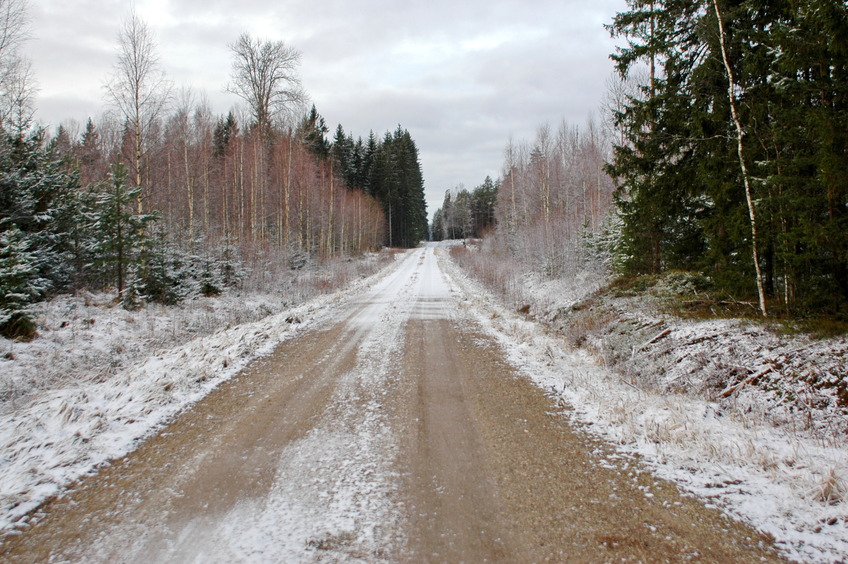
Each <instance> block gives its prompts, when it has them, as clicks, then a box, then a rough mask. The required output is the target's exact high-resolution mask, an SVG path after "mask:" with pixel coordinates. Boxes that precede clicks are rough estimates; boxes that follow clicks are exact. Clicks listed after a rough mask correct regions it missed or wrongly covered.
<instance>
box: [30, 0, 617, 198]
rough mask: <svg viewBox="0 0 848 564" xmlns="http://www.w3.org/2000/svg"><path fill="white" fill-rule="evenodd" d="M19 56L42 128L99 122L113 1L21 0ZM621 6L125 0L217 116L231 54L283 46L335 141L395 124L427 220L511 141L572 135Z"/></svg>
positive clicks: (515, 0) (599, 87) (112, 41)
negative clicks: (416, 163)
mask: <svg viewBox="0 0 848 564" xmlns="http://www.w3.org/2000/svg"><path fill="white" fill-rule="evenodd" d="M30 3H31V19H32V39H31V40H30V41H29V43H28V44H27V46H26V50H27V52H28V54H29V55H30V57H31V58H32V60H33V70H34V72H35V75H36V78H37V81H38V85H39V88H40V92H39V97H38V119H39V121H40V122H41V123H42V124H43V125H47V126H49V127H50V128H51V130H52V129H53V128H54V127H55V126H56V125H58V124H60V123H62V122H64V121H66V120H68V119H75V120H77V121H78V122H80V123H84V122H85V120H86V119H87V118H88V117H89V116H91V117H94V118H97V117H98V116H99V115H100V114H101V113H102V111H103V109H104V104H105V102H104V92H103V83H104V81H105V80H106V78H107V77H108V75H109V74H110V72H111V70H112V68H113V65H114V63H115V60H116V57H117V34H118V31H119V28H120V25H121V20H122V19H123V18H125V17H126V15H127V13H128V11H129V6H130V3H129V2H128V1H126V0H31V2H30ZM624 9H625V0H591V1H586V0H485V1H484V0H427V1H426V2H424V1H421V2H419V1H415V0H406V1H402V0H238V1H233V0H226V1H225V0H138V1H137V2H136V10H137V11H138V13H139V14H140V15H141V17H142V18H143V19H144V20H145V21H146V22H147V24H148V25H149V26H150V28H151V30H152V31H153V33H154V35H155V37H156V41H157V44H158V49H159V55H160V57H161V63H162V65H163V67H164V69H165V71H166V72H167V73H168V75H169V78H170V79H171V80H172V81H173V82H174V84H175V86H176V87H178V88H179V87H188V86H190V87H191V88H192V89H193V90H194V91H195V92H197V93H201V92H202V93H204V94H205V95H206V96H207V98H208V100H209V101H210V103H211V105H212V107H213V110H214V111H215V112H216V113H219V114H225V113H226V112H227V111H228V110H229V109H230V108H231V107H233V106H234V105H235V104H237V103H238V100H237V99H236V98H235V97H234V96H233V95H231V94H227V93H225V92H224V87H225V85H226V84H227V82H228V80H229V73H230V67H231V61H232V59H231V55H230V51H229V48H228V45H229V44H231V43H233V42H234V41H235V39H236V38H237V37H238V36H239V34H241V33H243V32H247V33H249V34H251V35H253V36H254V37H259V38H264V39H272V40H283V41H285V42H286V43H287V44H289V45H291V46H293V47H295V48H296V49H298V50H299V51H301V53H302V56H303V58H302V67H301V76H302V79H303V82H304V86H305V87H306V89H307V91H308V93H309V95H310V96H311V99H312V101H313V102H314V103H315V105H316V107H317V109H318V112H319V113H320V114H321V115H323V116H324V118H325V119H326V121H327V124H328V126H329V127H330V128H331V132H332V130H335V127H336V125H337V124H339V123H341V124H342V126H343V127H344V128H345V130H346V131H347V132H349V133H353V134H354V135H355V136H362V137H363V138H364V137H367V135H368V132H369V131H370V130H374V131H375V132H376V133H377V134H378V135H382V134H383V133H384V132H385V131H386V130H394V129H395V128H396V127H397V125H398V124H400V125H402V126H403V127H405V128H406V129H408V130H409V131H410V133H411V134H412V137H413V139H415V141H416V143H417V145H418V149H419V151H420V157H421V164H422V168H423V171H424V181H425V187H426V190H427V200H428V212H430V213H431V214H432V212H433V211H434V209H435V208H436V207H439V206H440V205H441V201H442V197H443V195H444V192H445V190H447V189H449V188H452V187H454V186H457V185H459V184H464V185H465V186H466V187H468V188H473V187H474V186H476V185H478V184H480V183H481V182H482V181H483V179H484V178H485V177H486V175H490V176H492V177H493V178H495V177H497V176H499V175H500V168H501V165H502V161H503V149H504V147H505V146H506V144H507V142H508V141H509V139H510V137H512V138H513V139H516V140H522V139H531V138H532V137H533V135H534V132H535V130H536V129H537V128H538V126H540V125H541V124H543V123H545V122H551V123H557V122H559V121H560V120H562V119H565V120H567V121H569V122H571V123H575V124H583V123H584V122H585V121H586V119H587V118H588V117H589V115H590V114H593V113H594V114H596V115H597V112H598V108H599V106H600V104H601V101H602V98H603V96H604V92H605V90H606V83H607V80H608V79H609V77H610V75H611V73H612V65H611V63H610V61H609V58H608V55H609V53H610V52H611V51H612V49H613V42H612V40H611V39H610V38H609V35H608V33H607V32H606V30H604V28H603V24H605V23H609V22H610V20H611V19H612V17H613V16H614V14H615V13H616V12H617V11H621V10H624Z"/></svg>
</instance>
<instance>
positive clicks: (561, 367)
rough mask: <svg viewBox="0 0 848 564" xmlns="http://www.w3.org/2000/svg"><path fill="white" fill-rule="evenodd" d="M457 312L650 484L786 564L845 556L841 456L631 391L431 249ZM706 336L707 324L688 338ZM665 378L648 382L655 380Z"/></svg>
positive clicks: (669, 397) (847, 462)
mask: <svg viewBox="0 0 848 564" xmlns="http://www.w3.org/2000/svg"><path fill="white" fill-rule="evenodd" d="M439 251H440V252H439V257H440V260H441V261H442V266H443V269H444V270H445V272H446V273H447V274H448V276H449V277H450V278H451V279H452V281H453V282H454V283H455V284H456V285H457V286H459V287H460V288H462V291H463V292H464V302H463V305H464V307H465V308H466V309H467V310H468V311H469V312H470V313H471V314H472V315H473V316H475V317H476V319H477V321H478V322H479V323H480V325H482V326H483V328H484V330H485V331H487V332H488V333H489V334H490V335H492V336H493V337H494V338H495V339H496V340H497V341H498V342H499V343H500V345H501V347H502V348H503V350H504V351H505V353H506V355H507V358H508V359H509V360H510V362H511V363H513V364H514V366H515V367H516V368H517V369H519V370H520V371H521V372H523V373H524V374H526V375H527V376H528V377H529V378H531V379H532V380H533V381H535V382H536V383H537V384H538V385H540V386H542V387H543V388H545V389H547V390H549V391H550V392H551V394H552V395H554V396H556V397H559V398H561V401H562V402H563V404H564V405H566V404H567V405H568V406H569V407H570V408H571V411H569V413H571V414H572V416H573V417H574V418H576V419H577V420H578V421H580V422H582V423H584V424H586V425H587V426H588V428H589V429H590V430H592V431H593V432H594V433H597V434H598V435H600V436H602V437H604V438H606V439H607V440H609V441H611V442H612V443H614V444H616V445H618V446H619V448H620V450H621V451H622V453H626V454H628V455H638V456H639V457H640V459H641V460H642V461H643V463H644V464H646V465H648V466H649V467H650V468H651V469H652V470H653V471H654V472H655V473H656V474H657V475H658V476H660V477H662V478H667V479H670V480H673V481H675V482H677V483H678V484H680V486H681V487H682V488H683V489H684V490H686V491H690V492H692V493H694V494H695V495H697V496H699V497H701V498H703V499H705V500H707V501H708V502H709V503H710V504H713V505H715V506H717V507H720V508H722V509H723V510H724V511H725V512H727V513H728V514H730V515H732V516H734V517H736V518H738V519H741V520H743V521H746V522H748V523H750V524H751V525H753V526H754V527H756V528H757V529H759V530H760V531H763V532H765V533H768V534H770V535H772V536H773V537H774V538H775V540H776V543H777V546H778V548H779V549H780V550H782V552H783V554H784V555H785V556H786V557H788V558H790V559H794V560H800V561H815V562H835V561H843V559H844V555H845V554H848V508H846V503H848V501H845V498H846V497H848V491H846V479H848V448H846V445H845V444H844V443H840V444H835V441H832V440H831V441H827V442H825V441H822V440H820V439H817V438H816V437H815V436H814V435H813V434H810V433H800V432H793V429H792V427H791V426H788V425H782V426H775V424H774V421H773V420H772V419H764V418H756V417H748V416H746V415H745V414H744V413H742V412H739V411H732V412H728V411H726V410H723V409H720V408H719V407H718V406H717V404H716V403H715V402H711V401H706V400H701V399H697V398H695V397H693V396H691V395H685V394H684V393H673V392H670V391H667V390H665V391H662V392H659V391H657V392H652V391H649V390H646V389H640V388H639V387H636V386H634V385H633V384H631V383H630V382H627V381H625V380H624V378H622V377H621V376H620V375H618V374H616V373H614V372H613V371H611V370H608V369H605V368H604V367H602V366H601V365H599V363H598V362H597V361H596V360H595V359H594V358H592V357H591V356H590V355H589V354H588V353H587V352H586V351H584V350H581V349H573V348H572V347H570V346H569V345H568V343H567V340H566V338H565V337H564V336H563V335H561V334H556V333H554V332H552V331H550V330H548V329H547V328H546V327H544V326H543V325H542V324H540V323H537V322H533V321H530V320H528V319H527V318H526V317H525V316H522V315H519V314H518V313H516V312H515V311H514V310H513V309H510V308H507V307H505V306H503V305H502V304H501V303H499V301H498V300H497V299H496V298H494V297H493V296H492V295H491V293H490V292H489V291H488V290H487V289H485V288H484V287H483V285H482V284H480V283H479V282H477V281H475V280H472V279H471V278H469V277H468V276H467V275H466V274H465V273H464V272H463V271H462V269H461V268H460V267H459V266H457V265H456V264H455V263H454V262H453V261H452V260H451V259H450V258H448V252H447V249H445V248H442V249H439ZM711 329H712V330H715V328H714V327H712V328H711V327H710V326H709V325H708V324H705V325H704V326H697V325H693V326H691V327H689V329H688V331H689V332H690V333H689V337H692V334H693V333H697V332H699V331H700V332H702V333H704V334H707V333H708V332H709V331H710V330H711ZM663 376H664V374H657V378H661V377H663Z"/></svg>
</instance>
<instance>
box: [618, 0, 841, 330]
mask: <svg viewBox="0 0 848 564" xmlns="http://www.w3.org/2000/svg"><path fill="white" fill-rule="evenodd" d="M628 6H629V10H628V11H626V12H623V13H620V14H618V15H617V16H616V17H615V19H614V22H613V24H612V25H611V26H610V29H611V31H612V33H613V34H614V35H615V36H616V37H620V38H624V39H626V40H627V43H626V45H627V46H626V47H622V48H621V49H619V50H618V52H617V53H616V54H615V55H614V57H613V58H614V60H615V62H616V65H617V68H618V71H619V73H620V74H621V76H622V77H624V78H627V77H628V76H630V77H631V80H632V76H633V74H634V71H636V73H640V72H641V73H644V75H643V79H642V80H641V81H638V83H637V84H636V87H637V88H636V89H635V91H634V92H633V93H632V94H631V95H630V96H628V97H626V98H624V99H622V100H621V104H620V106H619V107H618V109H617V111H616V113H615V121H616V125H617V128H618V131H619V132H620V134H621V136H622V139H621V141H620V142H618V143H616V146H615V149H614V151H615V154H614V158H613V159H612V162H611V164H610V166H609V169H608V170H609V172H610V173H611V174H612V175H614V176H615V178H616V180H617V182H618V185H619V190H618V192H617V201H618V207H619V210H620V215H621V219H622V221H623V225H622V233H621V235H622V237H621V240H620V243H621V244H620V247H619V251H620V252H621V256H622V258H623V259H624V263H625V268H626V270H627V271H629V272H633V273H658V272H663V271H666V270H669V269H686V270H694V271H699V272H703V273H704V274H706V275H708V276H710V277H711V278H712V279H713V281H714V283H715V284H716V286H717V288H718V289H720V290H722V291H724V292H727V293H729V294H731V295H732V296H735V297H737V298H750V297H755V296H756V297H759V302H760V309H761V311H762V313H763V314H764V315H765V314H767V313H768V312H769V311H770V310H772V309H781V310H784V311H789V312H799V313H803V312H830V313H836V312H839V311H842V312H844V311H845V307H846V304H848V236H846V233H848V5H846V3H845V2H843V1H841V0H802V1H792V2H790V1H786V0H784V1H776V2H775V1H768V2H766V1H746V2H725V1H718V0H710V1H705V2H691V1H677V0H669V1H650V2H648V1H641V0H639V1H636V0H630V1H629V2H628ZM638 69H643V70H638Z"/></svg>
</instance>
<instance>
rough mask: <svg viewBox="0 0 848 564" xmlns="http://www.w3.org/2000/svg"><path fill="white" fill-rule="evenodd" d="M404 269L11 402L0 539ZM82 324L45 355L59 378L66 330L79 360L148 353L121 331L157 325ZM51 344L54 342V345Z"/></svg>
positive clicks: (120, 319)
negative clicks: (112, 351)
mask: <svg viewBox="0 0 848 564" xmlns="http://www.w3.org/2000/svg"><path fill="white" fill-rule="evenodd" d="M403 264H404V263H403V262H400V261H396V262H394V263H393V264H392V265H391V266H390V267H388V268H387V269H385V270H384V271H382V272H379V273H378V274H375V275H373V276H371V277H369V278H366V279H361V280H359V281H356V282H354V283H352V284H351V285H350V286H348V287H347V288H345V289H344V290H341V291H339V292H336V293H333V294H329V295H323V296H319V297H317V298H315V299H312V300H310V301H308V302H306V303H303V304H301V305H299V306H297V307H292V308H288V309H285V310H284V311H281V312H279V313H276V314H274V315H270V316H266V317H264V319H261V320H259V321H254V322H251V323H241V324H237V325H235V326H232V327H229V328H226V329H222V330H220V331H217V332H215V333H213V334H211V335H207V336H205V337H201V338H197V339H194V340H191V341H189V342H187V343H185V344H183V345H181V346H177V347H175V348H172V349H170V350H163V351H160V352H158V353H157V354H155V355H154V356H150V357H147V358H144V357H143V356H136V357H135V359H136V363H135V364H134V365H129V366H125V367H124V366H116V367H114V371H111V370H107V371H105V372H102V373H99V374H98V375H96V376H94V377H91V378H77V379H67V378H66V379H64V380H62V379H59V378H56V379H55V380H53V381H51V382H49V384H51V385H50V386H47V387H46V388H45V389H38V387H37V386H35V390H34V391H29V392H28V393H26V394H21V395H20V396H17V397H13V399H12V400H10V401H9V402H7V404H8V406H7V407H6V408H4V410H3V412H2V413H0V531H3V530H8V529H10V528H14V527H16V526H21V525H23V524H24V522H23V520H24V519H25V518H26V515H27V514H28V513H29V512H30V511H32V510H33V509H34V508H36V507H37V506H38V505H39V504H40V503H41V502H42V501H44V500H45V499H47V498H48V497H50V496H52V495H55V494H56V493H58V492H59V491H60V490H61V488H62V487H64V486H65V485H67V484H69V483H71V482H73V481H74V480H76V479H78V478H79V477H81V476H82V475H84V474H86V473H88V472H91V471H92V470H93V469H95V468H96V467H97V466H99V465H101V464H103V463H105V462H107V461H108V460H110V459H113V458H116V457H119V456H122V455H124V454H126V453H127V452H129V451H131V450H133V448H134V447H135V445H137V444H138V441H139V440H141V439H143V438H144V437H146V436H149V435H150V434H151V433H152V432H153V431H154V430H155V429H157V428H158V427H160V426H161V425H163V424H164V423H166V422H167V421H168V420H169V419H170V418H172V417H173V416H174V415H176V414H177V413H179V412H180V411H182V410H183V409H185V408H186V407H188V406H190V405H192V404H193V403H195V402H197V401H198V400H200V399H201V398H203V397H204V396H205V395H206V394H208V393H209V392H210V391H212V390H213V389H214V388H215V387H216V386H218V385H219V384H220V383H221V382H223V381H225V380H227V379H229V378H231V377H232V376H233V375H235V374H237V373H238V372H239V371H240V370H241V369H242V368H243V367H245V366H246V365H247V364H248V363H249V362H251V361H252V360H254V359H256V358H257V357H259V356H261V355H265V354H268V353H270V352H271V351H272V350H273V349H274V348H275V347H276V346H277V345H278V344H279V343H281V342H282V341H284V340H286V339H289V338H292V337H293V336H295V335H297V334H299V333H301V332H302V331H304V330H306V329H308V328H310V327H312V326H314V325H315V324H317V323H321V322H323V321H324V320H326V319H327V318H328V317H329V316H330V315H332V314H333V313H334V312H336V311H338V309H339V308H341V307H342V306H344V305H345V304H346V303H347V302H349V301H350V300H351V299H352V298H353V297H354V296H356V295H357V294H359V293H361V292H363V291H365V290H366V289H368V288H370V287H371V286H373V285H375V284H377V283H378V282H379V281H380V280H382V279H383V278H385V277H387V276H389V275H391V273H392V272H393V271H394V270H397V268H398V267H399V266H401V265H403ZM95 298H96V297H95ZM66 303H67V304H69V306H68V307H80V302H77V301H75V300H74V299H71V298H69V299H68V300H67V302H66ZM213 303H214V302H213ZM59 307H62V305H61V303H60V305H59ZM85 313H86V314H87V313H88V311H85ZM81 317H82V318H81V319H80V320H79V323H78V324H77V325H74V326H72V327H71V328H70V329H69V330H68V331H65V332H64V333H62V334H63V335H64V336H65V338H70V339H71V341H70V342H67V343H62V344H59V345H57V346H56V347H55V348H56V350H55V351H52V352H50V353H49V355H52V356H49V355H48V356H49V358H50V359H52V362H56V363H60V364H59V366H58V369H59V370H60V371H61V368H62V365H61V363H62V362H63V361H64V360H63V359H65V358H66V356H67V357H70V358H73V356H74V355H73V353H72V352H68V353H67V355H66V354H65V352H66V349H65V348H64V347H68V348H72V347H73V344H72V343H73V339H76V338H78V335H75V334H74V331H77V330H81V328H82V327H84V326H86V325H88V326H89V327H88V329H89V332H87V333H84V334H83V336H81V337H80V338H84V339H86V340H89V341H90V342H91V343H92V346H91V347H88V348H85V347H84V350H85V351H86V353H85V354H90V355H93V356H98V357H99V356H100V355H97V351H96V350H94V351H92V349H97V348H98V347H102V346H106V347H117V346H126V347H138V348H140V349H144V348H145V347H148V346H149V342H147V341H144V340H141V341H140V342H139V340H138V339H129V338H127V337H128V336H131V335H132V334H131V333H130V332H129V331H127V330H125V329H123V328H121V327H122V326H124V325H132V324H138V323H142V324H144V323H147V324H150V325H151V326H152V327H153V329H151V333H156V331H157V330H156V327H159V326H160V324H159V321H158V319H157V318H156V316H155V315H153V316H146V314H145V313H144V312H142V313H141V315H140V316H135V317H134V316H133V315H132V314H131V313H130V312H125V311H124V310H120V309H117V308H115V310H114V312H113V315H111V316H109V317H107V318H106V320H105V321H104V319H103V318H99V319H98V323H95V324H92V323H89V322H86V321H85V320H86V319H87V317H86V316H85V315H84V316H81ZM48 323H49V321H48ZM74 323H77V320H75V321H74ZM92 325H96V326H97V327H96V329H95V328H92V327H91V326H92ZM66 328H67V327H63V328H62V329H66ZM69 332H70V337H68V333H69ZM57 342H61V339H59V340H54V341H53V343H57ZM17 345H18V344H14V345H11V346H13V347H14V348H13V351H12V353H11V355H9V356H11V357H12V359H13V360H11V362H15V363H17V364H16V365H20V366H32V362H30V363H29V364H27V360H30V361H32V359H27V358H26V352H24V351H25V347H18V346H17ZM7 346H10V345H7ZM50 348H53V344H50ZM68 362H72V361H68ZM0 369H2V366H0ZM37 376H38V375H37V374H35V375H33V374H26V373H25V372H23V373H20V374H17V373H16V374H15V375H13V376H11V377H10V379H11V380H12V381H13V384H12V385H13V386H15V385H19V382H20V379H24V378H29V379H34V378H37Z"/></svg>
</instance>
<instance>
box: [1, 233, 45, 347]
mask: <svg viewBox="0 0 848 564" xmlns="http://www.w3.org/2000/svg"><path fill="white" fill-rule="evenodd" d="M39 270H40V268H39V257H38V256H37V253H34V252H31V251H30V250H29V242H28V241H27V239H26V236H25V235H24V233H23V232H22V231H21V230H20V229H18V228H17V226H14V225H13V226H11V227H10V228H8V229H6V230H4V231H2V232H0V335H2V336H4V337H8V338H23V339H30V338H32V337H33V336H34V335H35V325H34V324H33V322H32V319H31V316H30V308H31V305H32V303H33V302H35V301H37V300H38V299H39V298H41V297H42V296H43V295H44V293H45V291H46V290H47V288H48V287H49V281H48V280H46V279H45V278H43V277H42V276H41V275H40V274H39Z"/></svg>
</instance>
